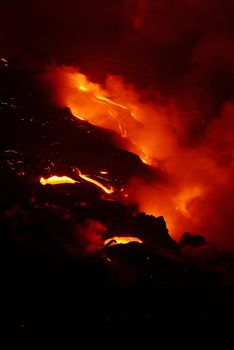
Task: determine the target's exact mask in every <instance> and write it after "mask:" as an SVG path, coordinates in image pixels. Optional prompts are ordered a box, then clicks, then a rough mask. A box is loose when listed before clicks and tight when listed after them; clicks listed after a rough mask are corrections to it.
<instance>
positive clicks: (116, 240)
mask: <svg viewBox="0 0 234 350" xmlns="http://www.w3.org/2000/svg"><path fill="white" fill-rule="evenodd" d="M132 242H134V243H143V241H142V240H141V239H139V238H137V237H131V236H114V237H111V238H108V239H106V240H105V242H104V245H105V246H108V247H111V246H113V245H116V244H128V243H132Z"/></svg>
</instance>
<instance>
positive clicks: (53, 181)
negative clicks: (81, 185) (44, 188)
mask: <svg viewBox="0 0 234 350" xmlns="http://www.w3.org/2000/svg"><path fill="white" fill-rule="evenodd" d="M76 182H77V181H75V180H73V179H71V178H70V177H68V176H56V175H54V176H51V177H49V178H47V179H45V178H44V177H41V178H40V183H41V184H42V185H61V184H74V183H76Z"/></svg>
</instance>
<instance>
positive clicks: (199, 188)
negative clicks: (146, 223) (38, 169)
mask: <svg viewBox="0 0 234 350" xmlns="http://www.w3.org/2000/svg"><path fill="white" fill-rule="evenodd" d="M46 79H47V81H48V82H49V84H52V87H54V91H55V93H54V100H55V102H56V103H57V105H58V106H60V107H65V106H67V107H68V108H69V109H70V110H71V112H72V114H73V115H74V116H76V117H77V118H80V119H83V120H85V121H88V122H90V123H92V124H93V125H96V126H100V127H103V128H106V129H108V130H112V131H114V132H116V133H118V134H119V135H120V136H122V137H124V138H125V142H123V143H121V142H120V144H119V138H116V137H113V140H112V142H113V143H115V144H116V143H117V146H118V147H119V146H120V147H121V148H125V149H126V150H127V151H130V152H133V153H135V154H137V155H138V156H139V158H140V159H141V161H142V162H143V163H145V164H148V165H150V166H151V170H152V172H151V173H152V176H151V177H150V180H149V179H146V178H144V175H143V176H141V175H139V174H138V175H136V176H134V177H133V178H132V179H128V180H129V181H128V187H127V188H125V189H124V190H125V191H124V194H123V196H122V197H123V198H124V201H125V203H126V202H129V203H131V204H132V203H134V204H137V205H138V209H139V210H140V211H143V212H146V213H148V214H153V215H155V216H164V218H165V221H166V224H167V227H168V229H169V232H170V234H171V235H172V236H173V238H175V239H177V238H179V237H180V236H181V234H182V233H183V232H185V231H190V232H191V233H197V232H200V233H204V234H206V236H207V238H208V239H212V240H214V241H215V239H216V238H217V239H218V240H219V241H220V240H221V239H219V237H221V235H220V232H224V231H225V232H226V233H225V234H226V235H230V232H231V230H230V227H232V226H231V224H230V222H231V219H230V217H231V214H230V213H232V212H233V210H232V208H231V204H229V203H233V202H232V201H231V200H230V199H229V197H230V196H231V194H232V192H231V188H233V185H232V182H233V172H234V170H233V165H234V162H233V159H234V158H233V149H234V144H233V142H234V141H233V140H234V138H233V132H234V127H233V115H234V103H233V102H230V101H229V102H225V103H223V105H222V106H221V107H220V109H219V115H217V116H213V118H210V119H208V120H206V119H207V116H206V112H204V111H203V110H202V106H203V105H204V103H200V102H199V103H198V101H196V99H194V98H193V96H192V95H189V94H188V95H187V93H188V91H185V92H184V94H183V93H181V92H179V90H178V91H177V94H175V95H174V96H173V95H170V96H168V95H167V94H166V95H162V94H161V93H160V91H157V90H152V88H151V87H150V88H149V89H148V90H147V89H144V90H142V91H137V89H136V88H135V87H134V86H132V85H130V84H127V83H125V82H124V81H123V79H122V78H120V77H116V76H108V77H107V79H106V81H105V82H104V83H103V85H100V84H97V83H93V82H92V81H90V80H89V79H88V78H87V77H86V76H85V75H84V74H81V73H80V72H79V71H78V70H77V69H76V68H72V67H58V68H51V70H48V72H47V75H46ZM188 90H189V86H188ZM195 90H196V89H195ZM214 110H216V109H214ZM212 113H213V112H212ZM212 113H211V115H212ZM206 121H207V124H206ZM194 130H195V132H194ZM198 130H199V131H201V133H200V132H199V133H198ZM123 144H124V145H123ZM122 170H123V171H124V169H122ZM103 175H105V174H103ZM80 177H81V178H83V179H84V180H85V181H89V182H92V183H93V184H94V185H96V186H98V187H100V188H101V189H102V190H103V191H104V192H105V193H107V194H111V193H113V188H112V187H109V186H107V187H106V186H104V185H102V184H101V183H100V182H98V181H96V180H94V179H91V178H90V177H88V176H86V175H82V174H81V176H80ZM103 180H104V179H103ZM223 203H225V205H228V206H229V207H228V210H224V207H225V205H223ZM226 217H227V220H226V219H225V218H226ZM207 218H209V220H207ZM222 218H223V219H222ZM224 226H225V228H224ZM228 226H229V227H228Z"/></svg>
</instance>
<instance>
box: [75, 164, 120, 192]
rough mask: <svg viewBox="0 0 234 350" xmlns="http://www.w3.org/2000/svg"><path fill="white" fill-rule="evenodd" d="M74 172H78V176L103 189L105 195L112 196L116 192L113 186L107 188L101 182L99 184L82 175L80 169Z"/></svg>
mask: <svg viewBox="0 0 234 350" xmlns="http://www.w3.org/2000/svg"><path fill="white" fill-rule="evenodd" d="M74 170H75V171H76V174H77V175H78V176H79V177H80V178H81V179H83V180H85V181H88V182H91V183H92V184H94V185H95V186H97V187H99V188H101V189H102V190H103V191H104V192H105V193H107V194H112V193H113V192H114V188H113V187H112V186H109V187H106V186H104V185H103V184H101V183H100V182H98V181H97V180H94V179H92V178H91V177H89V176H86V175H83V174H82V173H81V171H80V170H79V169H78V168H74Z"/></svg>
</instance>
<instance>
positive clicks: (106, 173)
mask: <svg viewBox="0 0 234 350" xmlns="http://www.w3.org/2000/svg"><path fill="white" fill-rule="evenodd" d="M100 174H102V175H108V174H109V173H108V171H100Z"/></svg>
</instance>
